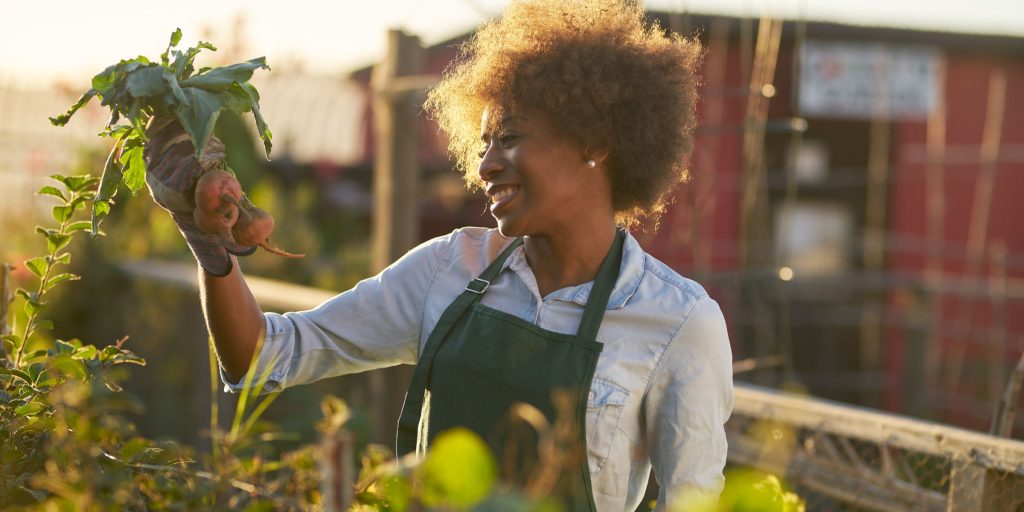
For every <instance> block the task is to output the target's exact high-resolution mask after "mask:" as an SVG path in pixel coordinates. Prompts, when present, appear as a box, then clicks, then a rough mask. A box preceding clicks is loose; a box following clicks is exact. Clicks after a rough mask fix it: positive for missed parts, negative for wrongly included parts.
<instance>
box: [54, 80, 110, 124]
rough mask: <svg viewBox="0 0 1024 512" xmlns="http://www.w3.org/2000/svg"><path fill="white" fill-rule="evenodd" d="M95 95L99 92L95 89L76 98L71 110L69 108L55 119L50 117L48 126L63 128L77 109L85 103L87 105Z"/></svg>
mask: <svg viewBox="0 0 1024 512" xmlns="http://www.w3.org/2000/svg"><path fill="white" fill-rule="evenodd" d="M97 94H99V91H98V90H97V89H95V88H93V89H89V90H88V91H86V92H85V94H83V95H82V96H81V97H80V98H78V101H76V102H75V104H74V105H71V108H69V109H68V111H67V112H65V113H63V114H61V115H59V116H57V117H51V118H50V124H52V125H54V126H64V125H66V124H68V121H70V120H71V116H73V115H75V112H78V110H79V109H81V108H82V107H84V106H85V104H86V103H89V100H91V99H92V97H93V96H96V95H97Z"/></svg>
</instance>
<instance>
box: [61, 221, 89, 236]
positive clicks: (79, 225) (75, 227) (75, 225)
mask: <svg viewBox="0 0 1024 512" xmlns="http://www.w3.org/2000/svg"><path fill="white" fill-rule="evenodd" d="M91 227H92V223H91V222H89V221H87V220H79V221H75V222H72V223H71V224H68V225H67V227H66V228H64V232H65V233H68V234H72V233H77V232H79V231H85V230H87V229H89V228H91Z"/></svg>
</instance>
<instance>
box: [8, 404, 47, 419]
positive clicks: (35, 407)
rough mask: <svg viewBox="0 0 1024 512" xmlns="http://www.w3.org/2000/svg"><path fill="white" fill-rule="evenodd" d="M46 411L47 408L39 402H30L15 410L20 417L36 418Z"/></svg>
mask: <svg viewBox="0 0 1024 512" xmlns="http://www.w3.org/2000/svg"><path fill="white" fill-rule="evenodd" d="M44 410H46V406H45V405H43V404H41V403H39V402H29V403H27V404H25V405H23V406H21V407H18V408H17V409H15V410H14V413H15V414H17V415H18V416H35V415H37V414H39V413H41V412H43V411H44Z"/></svg>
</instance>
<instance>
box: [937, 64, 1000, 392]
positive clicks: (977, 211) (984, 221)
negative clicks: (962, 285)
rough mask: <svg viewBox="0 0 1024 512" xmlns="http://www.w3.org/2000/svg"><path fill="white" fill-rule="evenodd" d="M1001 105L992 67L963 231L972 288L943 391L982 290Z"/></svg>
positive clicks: (954, 377) (952, 383) (957, 367)
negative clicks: (967, 221)
mask: <svg viewBox="0 0 1024 512" xmlns="http://www.w3.org/2000/svg"><path fill="white" fill-rule="evenodd" d="M1005 106H1006V71H1005V70H1003V69H995V70H993V71H992V73H991V74H990V75H989V82H988V104H987V108H986V110H985V126H984V128H983V131H982V135H981V161H980V166H979V169H978V179H977V181H976V182H975V186H974V200H973V203H971V223H970V227H969V228H968V231H967V269H966V270H965V272H964V276H965V277H966V278H967V282H968V283H972V284H971V287H972V289H971V290H969V293H967V294H966V296H964V297H962V299H961V303H960V314H959V315H958V316H957V319H956V322H955V323H954V324H953V337H954V339H955V340H956V341H957V342H958V343H957V344H956V345H954V346H953V348H952V350H950V351H949V365H948V366H949V371H948V372H947V374H946V377H947V390H948V391H949V392H953V393H955V392H956V390H957V388H958V387H959V386H960V377H961V373H962V372H963V367H964V363H965V361H966V359H967V344H968V343H971V342H972V340H973V337H974V336H973V330H972V327H973V325H972V324H973V317H974V309H975V304H974V301H975V297H976V296H977V295H980V293H981V291H982V290H981V289H980V288H981V285H980V283H981V282H982V279H981V278H980V276H981V265H982V260H983V258H984V254H985V239H986V238H988V221H989V217H990V216H991V214H992V192H993V187H994V186H995V174H996V167H997V164H998V162H999V147H1000V141H1001V140H1002V133H1003V118H1004V116H1005V114H1006V108H1005ZM989 341H991V340H989Z"/></svg>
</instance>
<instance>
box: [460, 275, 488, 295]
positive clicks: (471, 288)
mask: <svg viewBox="0 0 1024 512" xmlns="http://www.w3.org/2000/svg"><path fill="white" fill-rule="evenodd" d="M477 282H481V283H483V286H482V287H481V286H479V285H477ZM488 286H491V282H490V281H487V280H485V279H480V278H479V277H477V278H474V279H473V280H472V281H470V282H469V284H467V285H466V291H467V292H473V293H476V294H479V295H483V294H484V292H486V291H487V287H488ZM476 288H480V289H479V290H477V289H476Z"/></svg>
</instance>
